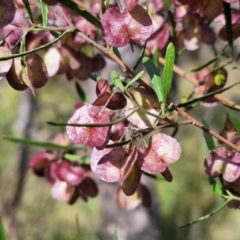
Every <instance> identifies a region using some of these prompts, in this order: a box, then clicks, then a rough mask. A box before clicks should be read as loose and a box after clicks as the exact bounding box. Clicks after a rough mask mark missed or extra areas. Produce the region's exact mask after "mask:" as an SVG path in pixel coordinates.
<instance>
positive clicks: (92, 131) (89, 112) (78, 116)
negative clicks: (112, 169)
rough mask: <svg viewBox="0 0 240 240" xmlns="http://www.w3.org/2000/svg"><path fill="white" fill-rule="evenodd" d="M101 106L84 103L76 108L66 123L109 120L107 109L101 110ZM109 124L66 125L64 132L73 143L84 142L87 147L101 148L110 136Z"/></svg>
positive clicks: (91, 122) (102, 122)
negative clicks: (97, 125)
mask: <svg viewBox="0 0 240 240" xmlns="http://www.w3.org/2000/svg"><path fill="white" fill-rule="evenodd" d="M102 109H103V106H93V105H90V104H85V105H84V106H82V107H80V108H78V109H77V110H76V111H75V113H74V114H73V116H72V117H71V118H70V120H69V121H68V124H83V125H84V124H104V123H109V122H110V114H109V112H108V111H105V110H104V111H102ZM110 128H111V127H110V126H106V127H85V126H79V127H76V126H67V128H66V134H67V136H68V138H69V140H70V141H72V142H73V143H75V144H86V145H87V146H89V147H97V148H99V149H103V148H104V147H105V145H106V144H107V142H108V140H109V136H110Z"/></svg>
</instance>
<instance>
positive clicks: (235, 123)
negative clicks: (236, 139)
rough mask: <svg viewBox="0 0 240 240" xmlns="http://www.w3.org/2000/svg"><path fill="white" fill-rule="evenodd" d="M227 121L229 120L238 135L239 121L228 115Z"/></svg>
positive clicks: (239, 129)
mask: <svg viewBox="0 0 240 240" xmlns="http://www.w3.org/2000/svg"><path fill="white" fill-rule="evenodd" d="M229 119H230V121H231V123H232V124H233V126H234V127H235V128H236V130H237V131H238V133H240V121H239V120H238V119H237V118H235V117H234V116H233V115H230V114H229Z"/></svg>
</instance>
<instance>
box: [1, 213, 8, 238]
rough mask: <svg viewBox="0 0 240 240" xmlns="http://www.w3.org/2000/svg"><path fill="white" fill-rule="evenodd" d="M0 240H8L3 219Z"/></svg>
mask: <svg viewBox="0 0 240 240" xmlns="http://www.w3.org/2000/svg"><path fill="white" fill-rule="evenodd" d="M0 240H8V238H7V233H6V230H5V228H4V224H3V221H2V219H1V218H0Z"/></svg>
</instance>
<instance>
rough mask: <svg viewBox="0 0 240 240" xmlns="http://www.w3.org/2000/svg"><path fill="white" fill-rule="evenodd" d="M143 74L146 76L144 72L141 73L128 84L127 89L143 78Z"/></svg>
mask: <svg viewBox="0 0 240 240" xmlns="http://www.w3.org/2000/svg"><path fill="white" fill-rule="evenodd" d="M143 74H144V71H141V72H139V73H138V74H137V75H136V76H135V77H134V78H133V79H132V80H130V81H129V82H128V84H127V85H126V87H125V89H128V88H129V87H131V86H132V84H133V83H135V82H136V81H137V80H138V79H140V78H141V77H142V76H143Z"/></svg>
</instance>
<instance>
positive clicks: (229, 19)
mask: <svg viewBox="0 0 240 240" xmlns="http://www.w3.org/2000/svg"><path fill="white" fill-rule="evenodd" d="M223 10H224V11H223V12H224V16H225V21H226V25H225V28H226V32H227V39H228V52H229V55H230V57H231V58H232V57H233V32H232V16H231V7H230V3H227V2H225V1H223Z"/></svg>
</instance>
